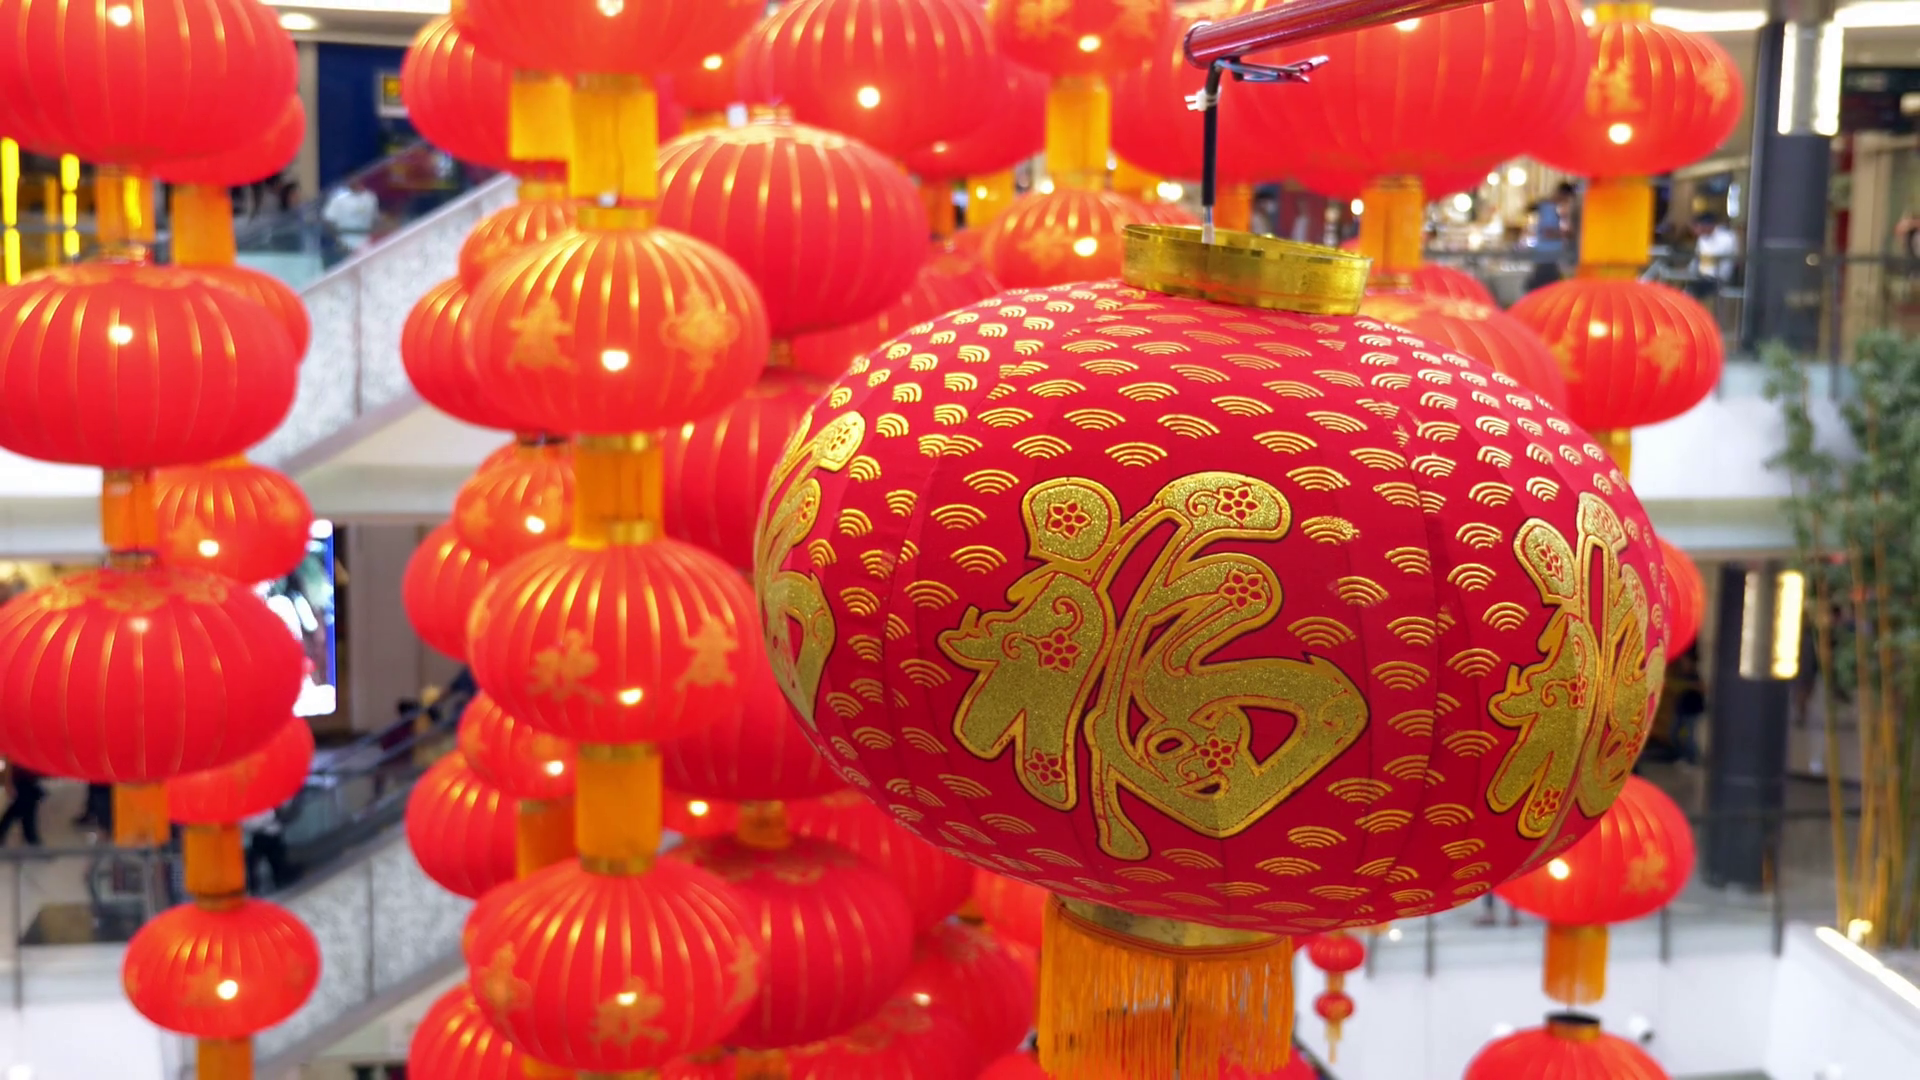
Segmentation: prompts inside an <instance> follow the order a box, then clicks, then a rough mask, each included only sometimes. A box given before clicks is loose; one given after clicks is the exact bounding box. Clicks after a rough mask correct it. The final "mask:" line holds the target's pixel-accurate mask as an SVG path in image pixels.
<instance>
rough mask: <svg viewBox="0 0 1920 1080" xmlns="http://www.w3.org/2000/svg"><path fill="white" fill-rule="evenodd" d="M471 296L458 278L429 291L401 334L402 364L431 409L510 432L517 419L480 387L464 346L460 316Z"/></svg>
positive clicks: (476, 424)
mask: <svg viewBox="0 0 1920 1080" xmlns="http://www.w3.org/2000/svg"><path fill="white" fill-rule="evenodd" d="M471 296H472V294H471V293H469V292H468V291H467V287H466V286H465V285H464V284H462V283H461V281H460V279H459V278H452V279H450V280H447V281H443V282H441V283H440V284H438V285H435V286H434V287H433V288H431V289H428V290H427V291H426V294H425V295H423V296H421V297H420V299H419V300H418V301H417V302H416V303H415V304H414V305H413V310H412V311H410V312H408V313H407V321H406V324H405V325H404V326H402V327H401V329H400V362H401V364H402V365H404V366H405V367H406V369H407V381H408V382H411V383H412V384H413V389H414V392H415V393H418V394H419V395H420V397H421V398H422V399H424V400H425V401H426V403H427V404H429V405H431V406H433V407H434V408H436V409H439V410H440V411H441V412H443V413H446V414H447V415H448V416H451V417H453V418H454V419H455V420H462V421H465V422H466V423H469V424H473V425H475V426H477V427H486V428H496V429H499V430H503V431H504V430H509V429H511V428H512V427H513V426H514V417H513V415H512V414H511V413H509V412H508V411H507V410H505V409H503V408H501V407H500V406H498V405H496V404H495V403H494V400H493V398H492V397H491V396H490V395H488V394H487V392H486V391H485V390H484V389H483V388H482V387H481V385H480V377H479V376H478V375H476V374H475V373H474V370H473V363H472V361H471V360H470V359H469V358H468V357H467V353H466V346H465V344H464V343H463V340H462V339H463V337H464V331H463V328H462V324H461V316H463V315H464V314H465V313H466V309H467V303H468V301H469V300H470V299H471Z"/></svg>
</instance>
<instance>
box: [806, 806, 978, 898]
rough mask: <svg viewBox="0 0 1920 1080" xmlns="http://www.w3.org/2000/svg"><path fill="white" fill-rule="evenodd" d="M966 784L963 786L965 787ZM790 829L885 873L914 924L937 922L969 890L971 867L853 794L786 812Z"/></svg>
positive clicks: (971, 877) (965, 895) (971, 884)
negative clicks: (832, 846) (825, 842)
mask: <svg viewBox="0 0 1920 1080" xmlns="http://www.w3.org/2000/svg"><path fill="white" fill-rule="evenodd" d="M963 786H964V785H963ZM788 817H789V818H790V820H791V821H792V823H793V831H794V832H796V833H798V834H799V835H801V836H810V837H814V838H815V839H819V840H825V841H827V842H829V843H833V844H837V845H839V846H840V847H843V848H846V849H847V850H848V851H851V852H853V853H854V854H855V855H858V856H859V857H860V858H862V859H864V860H866V861H867V862H869V863H871V864H873V865H874V866H877V867H879V868H881V869H882V870H885V871H886V872H887V877H888V878H890V879H891V880H892V881H893V883H894V884H895V885H898V886H899V887H900V890H901V892H902V893H903V894H904V895H905V896H906V898H907V906H908V907H909V908H911V909H912V911H913V925H914V927H915V928H916V929H920V930H925V929H927V928H929V927H931V926H933V925H935V924H936V923H939V922H941V921H942V920H944V919H946V918H947V917H948V916H950V915H952V914H953V913H954V912H956V911H958V910H960V907H961V905H963V904H965V903H966V902H967V898H968V897H969V896H970V895H971V893H972V890H973V868H972V867H971V866H968V865H967V864H966V863H963V862H961V861H960V860H959V859H956V858H954V857H953V856H952V855H949V854H947V853H946V852H944V851H941V850H940V849H939V848H937V847H934V846H933V845H932V844H930V843H928V842H927V841H925V840H923V839H921V838H920V837H918V836H915V835H914V834H913V833H911V832H909V831H907V830H906V829H904V828H902V827H901V826H900V823H899V821H898V820H896V819H895V818H894V816H893V815H890V814H888V813H887V812H885V811H883V810H880V809H878V808H877V807H875V806H874V805H873V804H872V803H870V802H868V801H867V800H865V799H863V798H861V797H860V796H859V795H857V794H855V793H853V792H851V791H843V792H840V793H838V794H834V795H828V796H827V797H825V798H823V799H818V800H816V801H814V802H809V803H797V804H795V805H794V806H792V807H789V808H788Z"/></svg>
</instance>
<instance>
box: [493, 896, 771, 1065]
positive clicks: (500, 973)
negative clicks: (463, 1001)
mask: <svg viewBox="0 0 1920 1080" xmlns="http://www.w3.org/2000/svg"><path fill="white" fill-rule="evenodd" d="M502 892H503V893H504V895H503V896H502V897H501V899H499V900H498V901H492V900H490V901H489V904H488V916H489V917H488V919H487V920H486V921H485V922H484V923H482V924H481V925H479V926H478V927H477V929H476V932H475V934H474V940H473V947H472V949H471V953H472V955H473V956H474V958H475V963H474V965H473V975H472V979H471V985H472V987H473V995H474V998H475V999H476V1000H478V1001H479V1002H480V1008H481V1011H482V1012H483V1013H485V1014H486V1016H487V1019H488V1020H490V1021H492V1023H493V1026H494V1028H495V1029H496V1030H497V1031H499V1032H500V1034H501V1035H503V1036H505V1037H506V1038H508V1039H509V1040H511V1041H512V1042H513V1043H514V1044H515V1045H516V1046H518V1047H520V1049H521V1050H522V1052H524V1053H526V1054H528V1055H530V1056H532V1057H533V1058H535V1059H537V1060H539V1061H544V1062H547V1063H549V1064H552V1065H557V1066H560V1067H562V1068H566V1069H576V1070H580V1071H583V1072H601V1073H622V1072H637V1071H644V1070H647V1069H655V1068H659V1067H660V1066H662V1065H665V1064H666V1063H667V1062H669V1061H672V1060H673V1059H674V1058H677V1057H680V1056H682V1055H684V1054H687V1053H690V1052H692V1051H694V1050H701V1049H705V1048H707V1047H709V1046H713V1045H715V1044H716V1043H718V1042H720V1040H721V1039H722V1038H723V1037H724V1036H725V1035H726V1034H727V1032H728V1031H729V1030H730V1029H731V1028H732V1027H733V1026H734V1025H735V1024H737V1023H739V1021H740V1018H741V1016H742V1015H743V1014H744V1013H745V1012H746V1010H747V1008H748V1006H749V1005H751V1004H752V1002H753V1001H754V999H755V997H756V996H757V995H758V994H759V993H760V990H761V986H762V975H763V974H764V970H765V969H764V967H763V961H762V959H761V952H760V950H759V949H758V948H757V947H756V946H755V945H754V944H753V942H755V941H757V940H758V939H759V934H758V933H756V932H755V931H754V930H753V928H752V925H751V923H750V922H749V920H748V918H747V916H746V915H745V914H744V913H743V912H742V910H741V908H740V906H739V904H740V900H739V899H738V898H737V897H736V894H735V892H734V891H733V890H731V889H729V888H727V886H726V885H725V884H724V883H723V882H721V881H720V880H719V879H718V878H715V877H714V876H713V875H712V874H709V873H707V872H706V871H704V870H700V869H698V868H696V867H694V866H692V865H690V864H688V863H686V862H684V861H682V860H679V859H662V860H661V861H660V862H659V863H658V864H657V865H656V866H655V867H654V868H653V869H652V870H650V871H648V872H647V873H645V874H642V875H639V876H635V877H623V876H613V875H603V874H590V873H588V872H586V871H585V870H583V869H581V867H580V864H579V863H577V862H571V861H569V862H565V863H561V864H559V865H557V866H552V867H549V868H547V869H546V870H542V871H541V872H539V873H537V874H535V875H533V876H532V877H529V878H526V879H525V880H522V881H518V882H514V883H513V884H512V885H509V886H507V887H506V888H504V889H503V890H502ZM663 941H670V942H674V943H676V946H675V947H674V948H670V949H658V948H653V947H651V944H650V943H653V942H663Z"/></svg>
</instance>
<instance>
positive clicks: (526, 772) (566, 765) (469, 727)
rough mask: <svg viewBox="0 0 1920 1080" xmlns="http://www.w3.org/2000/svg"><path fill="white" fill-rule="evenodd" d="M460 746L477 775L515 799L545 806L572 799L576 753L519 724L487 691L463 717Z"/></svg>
mask: <svg viewBox="0 0 1920 1080" xmlns="http://www.w3.org/2000/svg"><path fill="white" fill-rule="evenodd" d="M459 740H460V752H461V753H462V754H465V755H466V758H467V764H468V765H469V766H470V767H471V768H472V769H473V771H474V773H475V774H476V775H478V776H479V777H480V779H481V780H483V781H485V782H486V783H488V784H491V785H493V786H494V787H497V788H499V789H500V790H501V791H503V792H505V793H506V794H507V795H509V796H512V797H513V798H516V799H532V800H535V801H537V802H546V801H550V800H553V799H564V798H566V797H567V796H569V795H572V794H573V788H574V774H575V764H576V762H577V761H578V760H579V751H578V749H577V748H576V747H575V746H574V745H573V744H572V743H570V742H568V741H567V740H565V739H556V738H554V737H553V736H551V735H547V734H544V733H542V732H539V731H535V730H534V729H533V728H531V727H529V726H527V725H526V724H523V723H521V722H520V721H518V720H515V719H514V718H513V716H512V715H511V714H509V713H508V712H507V711H506V710H505V709H502V708H501V707H500V706H499V705H498V704H497V703H495V701H494V700H493V696H492V695H490V694H488V693H486V692H485V691H481V692H480V693H478V694H475V695H473V698H472V700H470V701H468V702H467V708H466V711H465V712H463V713H461V714H460V733H459Z"/></svg>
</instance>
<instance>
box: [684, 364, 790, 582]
mask: <svg viewBox="0 0 1920 1080" xmlns="http://www.w3.org/2000/svg"><path fill="white" fill-rule="evenodd" d="M825 390H826V383H825V382H824V381H823V380H821V379H818V378H815V377H813V376H811V375H805V374H801V373H800V372H797V371H790V370H782V369H780V368H769V369H768V370H767V373H766V374H765V375H762V376H761V377H760V381H759V382H758V383H755V384H754V386H753V389H751V390H748V391H747V393H746V396H745V397H742V398H741V399H740V400H738V401H736V402H734V403H733V404H731V405H728V406H727V407H726V408H723V409H721V410H720V411H719V412H717V413H714V414H713V415H711V416H708V417H706V418H705V419H702V420H698V421H695V422H694V423H691V424H686V425H683V426H681V427H680V428H678V429H676V430H674V431H669V432H666V433H665V434H664V435H663V436H662V441H663V442H664V443H665V454H664V464H663V466H662V468H663V471H664V476H665V481H666V490H665V494H664V495H663V496H662V503H663V504H664V505H663V514H664V517H665V524H666V532H667V535H668V536H671V537H673V538H674V539H676V540H684V541H686V542H687V543H689V544H697V545H699V546H700V547H702V548H705V549H706V550H707V551H710V552H712V553H713V554H715V555H718V556H719V557H720V558H721V559H722V560H724V561H725V562H726V563H727V564H728V565H731V566H737V567H740V568H742V569H745V568H747V567H751V566H752V565H753V523H754V521H755V520H756V519H757V518H758V517H759V516H760V497H761V495H763V494H764V493H765V492H766V488H767V477H768V476H769V475H771V474H772V472H773V466H774V463H775V462H776V461H778V460H779V457H780V451H781V449H782V448H783V447H785V446H786V445H787V437H788V436H790V435H792V434H793V433H794V431H795V430H796V429H797V428H798V427H799V426H800V418H801V417H802V416H804V415H805V414H806V411H807V410H808V409H811V408H812V407H813V403H814V401H816V400H817V399H818V398H819V397H820V395H821V394H822V393H823V392H825Z"/></svg>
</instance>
